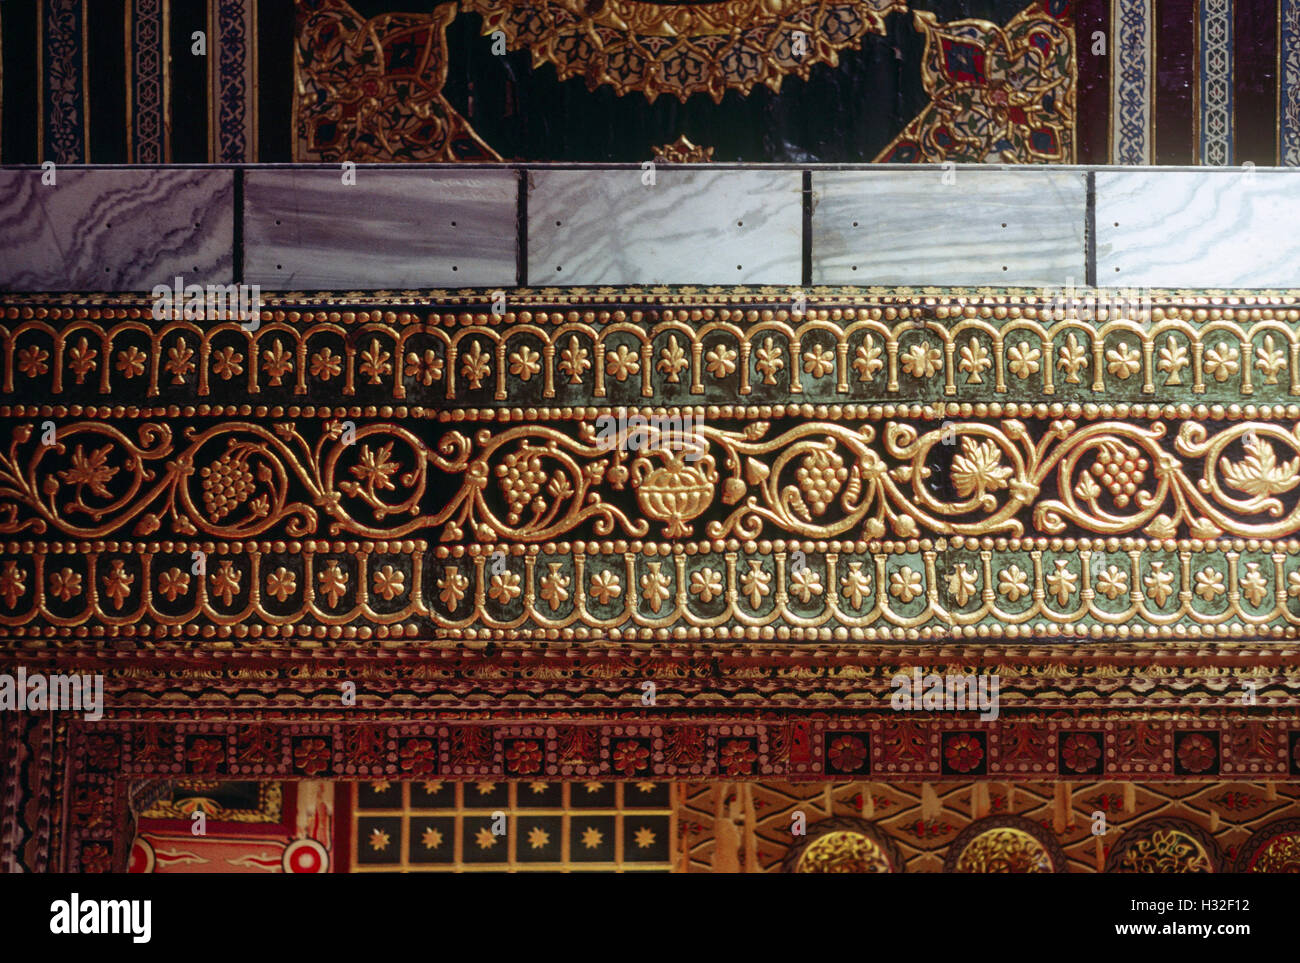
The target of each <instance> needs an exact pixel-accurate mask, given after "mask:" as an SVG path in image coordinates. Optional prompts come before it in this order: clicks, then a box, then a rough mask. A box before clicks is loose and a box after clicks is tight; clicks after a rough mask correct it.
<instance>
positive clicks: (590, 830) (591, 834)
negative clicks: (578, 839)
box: [582, 826, 605, 849]
mask: <svg viewBox="0 0 1300 963" xmlns="http://www.w3.org/2000/svg"><path fill="white" fill-rule="evenodd" d="M604 838H605V836H604V834H603V833H601V831H600V830H599V829H597V828H596V827H594V826H588V827H587V828H586V829H585V830H583V833H582V845H584V846H586V847H587V848H588V849H595V848H596V847H597V846H599V845H600V843H601V840H603V839H604Z"/></svg>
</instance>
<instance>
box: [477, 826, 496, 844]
mask: <svg viewBox="0 0 1300 963" xmlns="http://www.w3.org/2000/svg"><path fill="white" fill-rule="evenodd" d="M474 841H475V842H476V843H478V848H479V849H491V848H492V847H493V846H495V845H496V844H497V838H496V837H495V836H493V835H492V831H491V830H490V829H488V828H487V827H486V826H484V827H483V828H482V829H480V830H479V831H478V834H477V835H476V836H475V837H474Z"/></svg>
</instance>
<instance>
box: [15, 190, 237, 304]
mask: <svg viewBox="0 0 1300 963" xmlns="http://www.w3.org/2000/svg"><path fill="white" fill-rule="evenodd" d="M42 173H43V172H42V171H41V170H39V169H35V170H5V171H0V236H2V237H3V241H2V242H0V246H2V248H3V255H0V289H3V290H8V291H148V290H150V289H152V288H153V286H154V285H156V284H167V285H171V284H172V282H173V279H174V278H175V277H176V276H177V275H181V276H183V277H184V278H185V281H186V283H187V284H188V283H191V282H193V283H197V284H208V283H213V284H217V283H220V284H229V283H230V282H231V281H232V280H233V259H232V254H231V251H232V248H233V239H234V173H233V172H231V171H227V170H212V171H199V170H192V169H191V170H186V169H183V168H181V169H147V168H146V169H138V170H119V169H112V170H104V169H101V170H55V171H53V172H52V173H53V175H54V178H55V180H54V183H53V184H45V183H43V182H42Z"/></svg>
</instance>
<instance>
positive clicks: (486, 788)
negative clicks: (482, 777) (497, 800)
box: [478, 782, 497, 796]
mask: <svg viewBox="0 0 1300 963" xmlns="http://www.w3.org/2000/svg"><path fill="white" fill-rule="evenodd" d="M496 787H497V784H496V783H494V782H481V783H479V784H478V794H479V795H480V796H486V795H487V794H488V793H490V792H492V790H494V789H496Z"/></svg>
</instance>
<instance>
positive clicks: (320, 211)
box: [244, 167, 518, 291]
mask: <svg viewBox="0 0 1300 963" xmlns="http://www.w3.org/2000/svg"><path fill="white" fill-rule="evenodd" d="M355 174H356V183H355V184H351V185H345V184H344V183H343V172H342V171H341V170H340V169H337V168H331V169H316V170H250V171H249V172H248V174H247V175H246V179H245V182H244V280H245V282H247V283H249V284H252V283H257V284H260V285H261V286H262V287H263V288H266V289H267V290H273V291H276V290H279V291H283V290H312V289H319V290H327V291H329V290H372V289H386V288H394V289H402V288H416V287H429V286H437V285H445V286H456V287H460V286H470V285H474V286H484V287H490V286H494V285H499V286H503V287H504V286H508V285H513V284H514V283H515V280H516V278H515V259H516V248H517V246H518V245H517V238H516V233H517V229H516V214H515V207H516V200H517V197H518V180H517V177H516V175H515V173H514V172H513V171H463V172H462V171H427V170H423V171H422V170H409V171H396V170H366V169H365V168H364V167H362V168H358V169H357V170H356V171H355Z"/></svg>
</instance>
